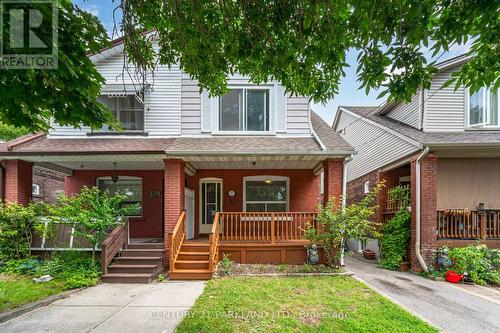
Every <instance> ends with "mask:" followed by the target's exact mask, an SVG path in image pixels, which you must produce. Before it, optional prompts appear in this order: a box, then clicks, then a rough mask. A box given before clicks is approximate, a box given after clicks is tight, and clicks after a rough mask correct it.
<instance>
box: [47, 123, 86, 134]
mask: <svg viewBox="0 0 500 333" xmlns="http://www.w3.org/2000/svg"><path fill="white" fill-rule="evenodd" d="M51 127H52V128H51V129H50V130H49V136H81V137H86V136H87V132H90V128H89V127H85V126H83V127H82V128H73V127H72V126H60V125H59V124H58V123H56V122H54V121H51Z"/></svg>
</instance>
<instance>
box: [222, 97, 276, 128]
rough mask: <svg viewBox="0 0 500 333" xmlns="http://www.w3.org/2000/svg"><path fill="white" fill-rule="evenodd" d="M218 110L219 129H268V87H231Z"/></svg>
mask: <svg viewBox="0 0 500 333" xmlns="http://www.w3.org/2000/svg"><path fill="white" fill-rule="evenodd" d="M219 110H220V111H219V130H221V131H269V90H268V89H244V88H242V89H231V90H230V91H229V93H227V94H226V95H224V96H222V97H221V98H220V99H219Z"/></svg>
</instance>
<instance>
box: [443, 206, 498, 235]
mask: <svg viewBox="0 0 500 333" xmlns="http://www.w3.org/2000/svg"><path fill="white" fill-rule="evenodd" d="M437 237H438V238H448V239H478V238H483V239H488V238H500V210H490V209H487V210H483V211H478V210H467V209H449V210H438V211H437Z"/></svg>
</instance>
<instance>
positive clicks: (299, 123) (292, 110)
mask: <svg viewBox="0 0 500 333" xmlns="http://www.w3.org/2000/svg"><path fill="white" fill-rule="evenodd" d="M286 113H287V116H286V132H287V133H288V134H309V133H310V128H309V100H308V99H307V98H305V97H298V96H287V99H286Z"/></svg>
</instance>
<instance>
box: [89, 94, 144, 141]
mask: <svg viewBox="0 0 500 333" xmlns="http://www.w3.org/2000/svg"><path fill="white" fill-rule="evenodd" d="M137 94H138V93H136V92H134V91H126V92H121V93H105V92H104V93H101V94H100V95H99V97H106V98H126V97H128V96H134V98H135V99H136V100H137V101H138V102H139V103H141V104H142V129H139V130H130V129H124V131H123V133H125V134H127V133H145V132H146V110H147V108H146V103H145V98H142V99H141V98H139V97H138V96H137ZM144 95H145V92H144ZM138 110H139V109H138ZM116 120H118V122H119V123H121V121H120V110H118V112H117V117H116ZM123 133H120V132H115V131H110V130H101V129H99V130H95V131H94V130H93V131H92V134H104V135H106V134H123Z"/></svg>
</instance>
